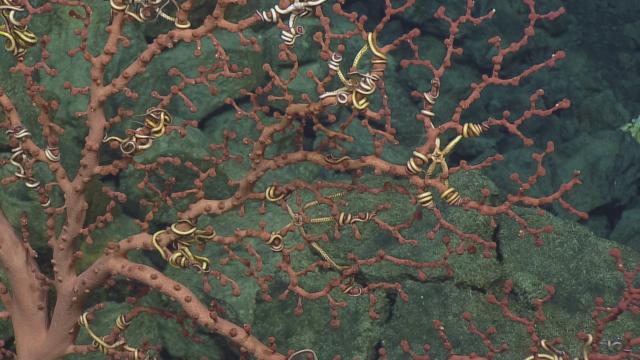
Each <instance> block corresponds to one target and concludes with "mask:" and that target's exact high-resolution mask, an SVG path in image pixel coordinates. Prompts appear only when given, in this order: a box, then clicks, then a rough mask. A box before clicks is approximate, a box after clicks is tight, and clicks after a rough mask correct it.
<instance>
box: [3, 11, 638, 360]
mask: <svg viewBox="0 0 640 360" xmlns="http://www.w3.org/2000/svg"><path fill="white" fill-rule="evenodd" d="M443 2H444V1H427V0H367V1H364V0H354V1H351V0H349V1H347V0H280V1H279V2H278V1H275V0H273V1H267V0H255V1H254V0H251V1H248V0H217V1H213V0H211V1H204V0H200V1H199V0H110V1H98V0H50V1H37V0H1V3H0V14H1V16H2V22H1V23H0V35H1V37H2V40H4V44H5V51H2V54H0V57H1V59H2V60H1V61H2V73H1V74H0V80H1V82H0V106H1V109H2V110H3V111H2V112H1V113H0V127H1V128H2V129H3V134H6V136H4V135H3V136H4V137H2V139H1V140H0V152H2V154H0V165H1V166H0V178H1V179H2V182H1V184H2V185H1V186H2V187H1V196H0V207H1V209H2V210H0V265H1V268H0V269H1V270H0V300H1V302H0V344H1V345H0V358H3V359H4V358H7V359H9V358H17V359H21V360H48V359H62V358H65V359H75V358H96V359H99V358H105V357H106V358H113V359H237V358H240V359H250V358H252V359H287V360H292V359H298V360H299V359H354V358H355V359H424V360H428V359H449V360H471V359H475V360H481V359H511V360H513V359H518V360H519V359H522V360H525V359H531V360H533V359H549V360H554V359H556V360H560V359H580V360H587V359H589V360H604V359H606V360H620V359H640V353H639V352H638V349H639V348H640V334H639V333H638V332H637V329H638V326H637V324H635V325H632V324H634V320H636V321H637V318H636V316H637V315H638V314H639V313H640V288H638V286H639V284H638V273H639V272H640V267H639V266H636V267H635V269H634V268H632V265H630V262H631V261H632V260H633V261H635V260H636V259H631V255H630V256H629V258H627V256H626V254H625V255H624V256H623V251H621V250H620V249H619V248H616V247H613V246H609V245H606V243H602V244H600V245H599V246H593V247H591V248H587V245H586V244H584V243H583V238H584V236H586V235H584V234H585V233H586V230H583V229H581V228H580V227H579V226H577V225H575V223H574V222H573V221H575V220H579V219H584V218H586V217H587V215H586V214H585V213H583V212H581V211H579V210H577V209H576V208H574V207H573V206H572V205H570V204H569V202H568V200H565V199H566V198H567V196H568V195H569V193H570V192H571V190H572V189H574V187H576V185H579V184H580V182H581V181H580V179H579V173H578V172H577V171H575V172H574V174H573V175H571V174H569V175H568V176H567V177H565V179H563V180H559V182H557V186H555V190H554V191H552V192H540V191H537V190H536V185H538V182H543V181H547V177H545V175H546V173H547V169H548V164H547V166H545V163H547V162H548V159H549V158H550V157H551V156H552V155H551V154H552V153H553V152H554V144H553V142H551V141H549V142H546V145H544V141H542V143H543V145H542V146H540V144H539V143H540V140H539V139H538V138H535V137H533V136H531V135H528V130H527V129H529V128H528V126H530V124H531V123H534V122H540V121H542V120H544V121H546V123H547V125H546V126H554V122H555V120H553V119H556V118H558V117H559V116H561V115H562V113H563V112H564V111H565V109H567V108H569V106H570V102H569V100H567V99H560V100H558V101H553V100H551V99H553V96H557V95H558V94H553V95H551V94H545V92H544V91H543V90H541V89H535V88H533V89H531V88H530V85H531V79H532V78H535V77H536V76H539V75H540V74H543V73H545V72H552V71H553V67H554V66H556V63H560V62H561V60H562V59H563V58H565V53H564V52H563V51H555V52H551V51H549V52H548V53H546V54H541V53H536V56H527V57H526V61H528V62H529V63H528V65H526V66H522V65H518V64H517V63H516V62H515V61H514V59H519V60H522V59H520V58H521V56H520V55H521V54H522V53H523V52H524V51H527V50H526V49H527V48H528V47H530V46H532V42H534V40H535V39H537V38H538V37H540V36H538V37H535V34H536V31H539V27H540V26H541V25H547V24H549V23H555V20H556V19H557V18H559V17H561V15H563V14H564V12H565V10H564V8H562V7H557V8H555V9H545V10H542V9H541V8H542V6H543V5H542V4H539V1H535V0H522V1H513V2H512V6H514V7H516V8H518V10H517V11H518V13H520V14H521V15H522V17H521V18H518V19H515V18H514V19H509V20H511V21H513V22H517V23H518V24H519V26H520V28H519V30H518V31H515V32H512V33H507V34H503V35H502V36H503V37H505V39H504V40H503V38H501V37H500V36H497V35H496V33H497V31H496V29H497V28H492V27H491V25H490V24H491V23H492V22H493V21H498V20H497V19H498V18H499V17H500V9H497V10H494V9H491V8H488V4H487V3H489V1H478V4H475V3H474V1H473V0H466V2H465V1H448V2H446V3H445V4H444V5H440V3H443ZM480 2H482V4H480ZM544 5H547V4H544ZM534 38H535V39H534ZM507 39H508V40H507ZM463 47H464V48H466V49H465V51H464V52H463ZM470 64H471V65H470ZM456 71H458V72H456ZM518 90H520V92H521V93H520V94H518V92H519V91H518ZM523 99H524V102H522V101H520V100H523ZM506 107H509V109H510V110H511V112H510V111H507V110H506ZM498 141H503V142H504V141H508V142H511V143H513V144H516V143H517V144H518V145H519V146H520V147H521V148H522V151H523V152H524V151H531V149H534V150H533V151H532V152H528V153H527V154H528V155H527V156H528V158H529V159H528V161H519V162H518V164H519V165H518V167H517V172H513V174H512V175H511V177H510V179H509V180H510V184H511V186H512V187H511V188H510V189H501V190H499V189H498V187H497V186H496V184H495V183H494V182H492V180H490V178H489V177H487V176H486V173H487V171H490V170H491V169H493V168H496V167H500V166H506V167H508V166H509V165H508V164H509V163H508V162H506V163H505V162H504V160H505V156H504V155H502V154H501V153H500V152H499V151H498V148H497V147H496V143H497V142H498ZM527 149H528V150H527ZM525 159H526V157H525ZM531 159H532V160H533V161H531ZM512 171H513V170H512ZM525 174H527V175H525ZM521 175H524V176H526V178H521ZM507 178H509V177H508V176H507ZM550 211H555V212H558V213H563V214H564V217H565V218H566V219H565V220H560V219H559V218H556V217H554V216H552V215H551V214H550ZM574 239H577V240H575V241H574ZM584 241H586V240H584ZM590 253H597V255H598V256H599V257H600V258H601V259H602V258H604V259H606V260H605V261H602V260H601V261H591V260H589V259H593V258H591V257H589V254H590ZM607 253H608V254H610V256H606V254H607ZM603 254H604V255H603ZM611 258H613V259H612V260H611ZM581 266H582V267H581ZM574 274H578V275H574ZM577 277H580V278H577ZM552 284H553V285H552ZM601 284H604V285H601ZM572 286H573V287H572ZM580 289H583V290H580ZM580 291H582V292H580ZM591 294H593V296H591V297H589V295H591ZM594 298H595V304H594ZM398 300H401V301H398ZM292 315H293V316H292ZM634 326H635V327H634ZM633 329H635V330H633ZM632 330H633V331H632ZM634 332H635V333H634Z"/></svg>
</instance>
